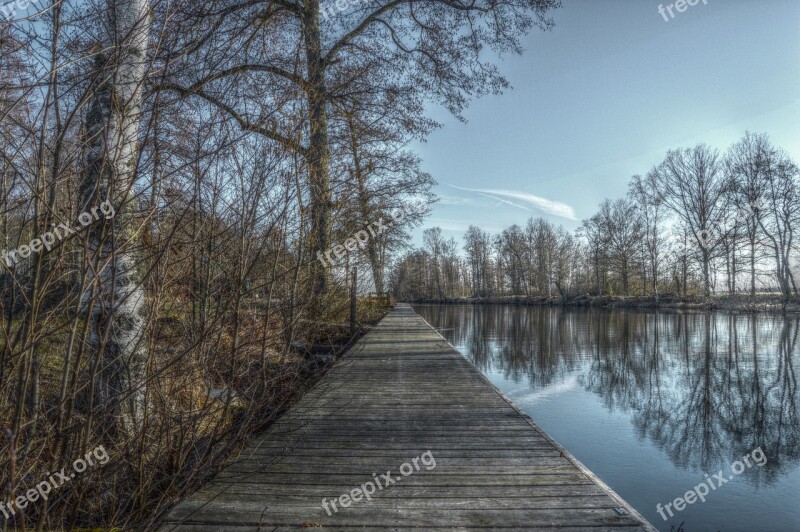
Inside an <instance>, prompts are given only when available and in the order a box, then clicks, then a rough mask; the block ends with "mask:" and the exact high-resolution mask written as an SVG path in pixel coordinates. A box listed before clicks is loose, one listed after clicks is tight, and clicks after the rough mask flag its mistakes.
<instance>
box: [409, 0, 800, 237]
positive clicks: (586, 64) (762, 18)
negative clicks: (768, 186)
mask: <svg viewBox="0 0 800 532" xmlns="http://www.w3.org/2000/svg"><path fill="white" fill-rule="evenodd" d="M706 1H707V4H703V1H702V0H700V2H699V3H698V4H697V5H696V6H692V7H688V8H687V9H686V10H685V11H684V12H683V13H678V12H677V11H676V10H674V9H673V13H674V14H675V18H670V17H669V13H668V12H666V7H667V5H669V4H670V3H671V2H674V0H667V1H664V0H662V1H660V2H659V1H656V0H562V4H563V5H562V7H561V8H560V9H557V10H555V11H553V12H552V16H553V19H554V21H555V27H554V28H553V29H552V30H550V31H547V32H543V31H541V30H533V31H532V32H531V33H530V34H529V35H528V36H527V37H525V39H524V46H525V52H524V54H523V55H521V56H516V55H512V56H506V57H503V58H500V59H498V61H499V66H500V70H501V72H502V73H503V74H504V75H505V76H506V77H507V78H508V80H509V81H510V82H511V85H512V87H513V88H512V89H510V90H508V91H506V92H505V93H504V94H502V95H499V96H489V97H484V98H482V99H479V100H475V101H473V102H472V104H471V105H470V108H469V109H467V111H466V112H465V117H466V119H467V123H466V124H464V123H461V122H459V121H458V120H456V119H455V118H453V117H452V116H450V115H448V114H446V112H445V111H440V110H433V112H432V114H433V117H434V118H436V119H437V120H439V121H440V122H442V123H443V124H444V126H443V127H442V128H441V129H439V130H437V131H435V132H434V133H433V134H432V135H430V137H429V138H428V139H427V141H426V142H419V143H415V144H414V145H413V146H411V148H412V149H413V150H414V151H415V152H416V153H418V154H419V155H420V156H421V157H422V160H423V168H424V169H425V170H426V171H428V172H430V173H431V174H432V175H433V177H434V178H435V179H436V180H437V182H438V185H437V186H436V187H435V189H434V192H436V194H438V195H439V197H440V198H441V201H440V202H439V203H437V204H436V205H434V206H433V209H432V212H431V216H430V217H429V218H428V219H427V220H426V222H425V224H424V226H423V227H422V228H419V229H418V230H416V231H415V234H414V244H415V245H420V244H421V242H422V230H423V229H424V228H426V227H432V226H439V227H441V228H442V232H443V234H444V235H445V236H446V237H449V236H453V237H455V238H456V240H457V241H458V242H459V243H460V244H461V242H462V241H461V238H462V236H463V234H464V232H465V231H466V229H467V228H468V227H469V226H470V225H471V224H472V225H477V226H479V227H480V228H482V229H484V230H487V231H490V232H493V233H499V232H500V231H502V230H503V229H504V228H506V227H508V226H510V225H512V224H515V223H516V224H520V225H523V224H525V222H526V221H527V219H528V218H529V217H542V218H545V219H547V220H549V221H551V222H554V223H556V224H560V225H563V226H564V227H565V228H567V229H570V230H573V229H575V228H577V227H578V226H579V225H580V220H582V219H585V218H588V217H590V216H592V215H593V214H594V213H595V212H596V209H597V206H598V205H599V204H600V202H601V201H602V200H603V199H605V198H618V197H622V196H624V195H625V194H626V192H627V188H628V182H629V180H630V178H631V176H633V175H635V174H645V173H646V172H647V171H648V170H650V168H652V167H653V166H654V165H655V164H658V163H659V162H661V161H662V160H663V159H664V156H665V155H666V152H667V150H670V149H675V148H682V147H691V146H694V145H695V144H697V143H700V142H703V143H706V144H708V145H710V146H712V147H715V148H717V149H719V150H720V151H721V152H724V151H725V150H727V149H728V147H729V146H730V145H731V144H733V143H734V142H736V141H737V140H738V139H740V138H741V137H742V136H744V134H745V131H752V132H764V133H767V134H768V135H769V136H770V138H771V139H772V142H773V144H775V145H777V146H779V147H782V148H783V149H785V150H786V151H787V152H788V153H789V154H790V155H791V156H792V157H793V158H794V160H795V161H797V162H798V163H800V0H706ZM660 4H663V5H664V7H665V12H666V13H667V14H666V17H667V18H668V19H669V20H668V21H665V20H664V17H663V16H662V15H660V14H659V11H658V7H659V5H660ZM459 247H460V246H459Z"/></svg>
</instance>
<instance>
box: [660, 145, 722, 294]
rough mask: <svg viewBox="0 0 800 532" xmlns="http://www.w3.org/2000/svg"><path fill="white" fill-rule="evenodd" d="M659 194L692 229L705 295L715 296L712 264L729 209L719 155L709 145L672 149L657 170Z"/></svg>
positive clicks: (690, 229) (666, 204)
mask: <svg viewBox="0 0 800 532" xmlns="http://www.w3.org/2000/svg"><path fill="white" fill-rule="evenodd" d="M653 175H654V177H655V180H656V182H657V183H658V192H659V194H660V197H661V198H662V200H663V201H664V205H665V206H667V207H668V208H669V209H670V210H671V211H672V212H673V213H674V214H675V216H677V218H678V219H679V220H680V221H681V222H683V223H684V224H685V225H686V227H687V228H688V230H689V232H690V234H691V238H692V239H693V242H694V245H695V247H696V250H697V252H698V253H699V255H700V261H701V264H702V269H703V293H704V294H705V296H706V297H708V296H710V295H711V271H710V268H711V261H712V259H713V258H714V253H715V252H716V251H717V248H718V246H719V243H720V240H719V235H720V232H721V228H722V227H723V222H724V220H725V218H726V214H727V210H728V202H727V198H728V195H727V194H726V191H727V184H726V182H725V179H724V174H723V167H722V163H721V160H720V156H719V152H718V151H717V150H715V149H713V148H710V147H708V146H706V145H705V144H698V145H697V146H695V147H694V148H685V149H682V150H671V151H670V152H668V153H667V156H666V158H665V159H664V161H663V162H662V163H661V164H659V165H658V166H657V167H656V168H655V169H654V171H653Z"/></svg>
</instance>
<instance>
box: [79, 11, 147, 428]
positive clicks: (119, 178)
mask: <svg viewBox="0 0 800 532" xmlns="http://www.w3.org/2000/svg"><path fill="white" fill-rule="evenodd" d="M108 13H109V18H110V20H109V28H110V33H109V35H108V37H107V38H108V42H106V43H104V44H105V45H104V47H103V50H102V51H101V52H100V53H99V54H98V55H97V57H96V63H95V64H96V72H95V76H96V77H95V81H94V82H93V83H94V87H93V91H92V96H91V102H90V107H89V111H88V113H87V116H86V124H85V126H86V133H87V137H88V138H87V150H86V173H85V178H84V180H83V183H82V186H81V191H80V192H81V205H82V212H90V211H91V209H93V208H96V207H97V206H98V205H99V204H100V203H102V202H104V201H109V202H110V203H111V204H112V205H113V207H114V210H113V211H112V213H113V215H112V217H110V218H109V217H107V216H102V215H101V216H100V217H99V220H96V221H94V222H93V223H92V225H91V226H90V227H89V228H88V229H87V231H86V235H85V238H86V249H87V256H86V267H87V268H88V275H87V279H88V281H87V286H86V287H85V288H84V292H83V305H82V309H83V311H84V314H85V315H86V318H87V320H88V321H89V328H90V334H89V345H88V349H89V351H90V354H91V356H92V357H93V360H92V368H93V374H94V398H93V402H94V404H95V405H97V404H99V405H100V406H101V408H102V409H103V412H104V414H105V415H106V417H110V418H111V419H110V421H111V423H112V425H111V427H113V428H114V429H117V430H121V431H124V432H126V433H128V434H133V433H135V428H136V425H137V424H138V422H139V421H140V420H141V414H142V407H143V403H144V389H143V386H144V381H145V365H146V352H145V350H144V348H143V346H142V342H141V339H142V329H143V325H144V307H145V301H144V289H143V287H142V277H141V274H140V271H138V270H139V269H140V268H141V267H142V264H141V261H140V257H139V256H138V252H137V251H136V250H137V249H138V248H139V246H138V245H136V244H135V243H134V242H133V240H132V239H133V238H134V235H135V233H136V232H135V231H134V229H133V227H132V225H133V224H132V215H131V214H130V213H131V211H132V210H133V209H134V207H135V199H134V197H133V182H134V179H135V175H136V163H137V156H138V149H139V147H138V138H137V137H138V131H139V121H140V111H141V103H142V83H143V81H144V77H145V72H146V66H145V61H146V58H147V41H148V34H149V26H150V20H149V8H148V5H147V0H108Z"/></svg>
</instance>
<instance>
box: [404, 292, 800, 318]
mask: <svg viewBox="0 0 800 532" xmlns="http://www.w3.org/2000/svg"><path fill="white" fill-rule="evenodd" d="M412 303H425V304H440V305H520V306H551V307H555V306H566V307H596V308H640V309H671V310H698V311H705V310H724V311H727V312H770V313H779V314H788V313H800V303H798V302H797V301H790V302H788V303H784V301H783V299H782V298H781V297H780V296H779V295H776V294H756V295H755V296H749V295H743V294H736V295H721V296H712V297H710V298H708V299H706V298H703V297H700V296H687V297H682V296H669V295H668V296H661V297H660V298H659V299H658V300H656V298H654V297H652V296H590V295H588V294H581V295H578V296H570V297H566V298H561V297H554V298H548V297H526V296H502V297H483V298H474V297H461V298H446V299H419V300H415V301H412Z"/></svg>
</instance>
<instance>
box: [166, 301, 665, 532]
mask: <svg viewBox="0 0 800 532" xmlns="http://www.w3.org/2000/svg"><path fill="white" fill-rule="evenodd" d="M428 451H430V454H428V455H426V456H424V457H422V458H421V459H420V460H417V465H418V466H420V467H419V470H417V469H416V468H414V465H413V463H412V460H413V459H414V458H418V457H421V456H422V455H423V454H424V453H426V452H428ZM431 455H432V456H433V460H435V467H430V465H431V463H432V460H431V459H430V456H431ZM405 463H408V464H409V467H410V468H411V469H412V472H410V473H409V467H404V468H403V469H404V472H405V473H409V474H408V476H403V475H401V471H400V469H401V466H403V464H405ZM425 464H427V465H425ZM387 471H391V474H390V475H389V476H390V477H391V478H393V479H395V483H394V484H392V485H387V486H385V487H383V488H382V489H376V492H375V493H374V494H372V495H371V497H370V500H366V499H365V498H363V495H362V496H359V493H363V491H362V492H354V493H352V494H351V496H353V497H354V498H359V499H361V500H360V501H359V502H354V501H352V500H350V501H349V502H350V504H349V506H348V507H346V508H345V507H342V506H343V504H342V501H341V500H340V497H341V496H342V495H343V494H348V493H350V492H351V491H352V490H354V489H355V488H359V486H361V485H365V488H364V489H366V490H367V491H369V490H370V488H369V487H368V486H366V483H368V482H370V481H373V479H375V478H377V481H378V482H381V484H382V485H383V484H388V481H387V480H386V478H385V477H381V475H385V473H386V472H387ZM373 487H375V484H374V481H373ZM323 499H325V500H326V501H327V502H328V503H329V508H328V511H326V510H325V509H323V507H322V505H321V503H322V500H323ZM331 500H334V501H337V503H336V504H337V509H338V511H337V512H334V511H332V508H331V506H330V501H331ZM344 503H345V504H346V503H348V499H344ZM329 512H330V515H328V513H329ZM302 527H309V528H316V527H331V528H358V529H359V530H386V529H392V530H398V529H413V528H416V529H423V530H430V529H449V530H454V529H457V530H461V529H480V528H483V529H488V528H492V529H495V528H507V529H514V530H525V529H530V530H542V529H554V528H559V529H561V530H586V529H591V530H637V529H638V530H654V529H653V528H652V527H651V525H649V524H648V523H647V522H646V521H645V520H644V519H643V518H642V517H641V516H640V515H639V514H638V513H637V512H636V511H635V510H633V508H631V507H630V506H629V505H628V504H627V503H626V502H625V501H623V500H622V499H621V498H620V497H619V496H618V495H616V494H615V493H614V492H612V491H611V490H610V489H609V488H608V487H607V486H605V485H604V484H603V483H602V482H601V481H600V480H599V479H597V478H596V477H595V476H594V475H593V474H592V473H591V472H590V471H588V470H587V469H586V468H585V467H584V466H583V465H581V464H580V463H579V462H577V461H576V460H575V459H574V458H572V457H571V456H570V455H569V453H567V452H566V451H564V450H563V449H562V448H561V447H560V446H559V445H558V444H557V443H555V442H554V441H553V440H552V439H551V438H550V437H549V436H548V435H547V434H545V433H544V432H543V431H542V430H541V429H539V428H538V427H537V426H536V425H535V424H534V423H533V422H532V421H531V420H530V418H528V417H527V416H525V415H523V414H522V413H520V412H519V411H518V410H517V409H516V408H515V407H514V406H513V405H512V404H511V403H510V402H509V401H508V400H507V399H506V398H505V397H504V396H503V395H502V394H501V393H500V392H499V391H498V390H497V389H496V388H495V387H494V386H492V385H491V384H490V383H489V381H487V380H486V379H485V378H484V377H483V376H482V375H481V374H480V373H479V372H478V371H477V370H476V369H475V368H474V367H473V366H472V365H471V364H470V363H469V361H467V360H466V359H465V358H464V357H462V356H461V355H460V354H459V353H458V352H457V351H455V350H454V349H453V348H452V347H451V346H450V345H449V344H448V343H447V341H446V340H445V339H444V338H443V337H442V336H441V335H439V334H438V333H437V332H436V331H435V330H434V329H433V328H431V327H430V326H429V325H428V324H427V323H426V322H425V320H423V319H422V318H421V317H419V316H418V315H417V314H416V313H415V312H414V311H413V310H412V309H411V307H410V306H408V305H398V307H397V308H396V309H395V310H393V311H392V312H391V313H390V314H389V316H387V317H386V318H385V319H384V320H383V321H382V322H381V323H380V324H379V325H378V326H377V327H375V329H374V330H372V331H370V332H369V333H368V334H367V335H366V336H365V337H364V338H362V339H361V341H359V342H358V343H357V344H356V345H355V346H354V347H353V348H352V349H351V350H350V352H349V353H348V354H347V355H346V356H345V357H344V358H342V359H341V360H340V361H339V362H337V363H336V365H335V366H334V367H333V368H332V369H331V371H330V372H329V373H328V374H327V375H326V376H325V377H323V378H322V379H321V381H320V382H319V383H318V384H317V385H316V386H315V387H314V388H313V389H312V390H311V391H310V392H309V393H308V394H306V395H305V396H304V397H303V398H302V399H301V400H300V401H299V403H298V404H297V405H295V406H294V407H293V408H292V409H290V410H289V412H287V414H285V415H284V416H283V417H282V418H281V419H280V420H279V421H278V422H276V423H275V424H274V425H273V426H271V427H270V428H269V429H268V430H267V431H265V432H264V433H263V434H261V435H260V436H258V437H257V438H256V439H255V441H254V442H253V444H252V445H251V446H250V447H249V448H247V449H246V450H245V451H244V452H242V453H241V455H240V456H239V457H238V458H237V459H236V460H234V461H232V462H231V463H230V465H228V466H226V468H225V469H224V470H223V471H222V472H221V473H220V474H218V475H217V476H216V477H215V479H214V480H213V481H212V482H210V483H208V484H207V485H206V486H205V487H204V488H202V489H201V490H200V491H198V492H197V493H195V494H194V495H192V496H190V497H189V498H187V499H185V500H184V501H183V502H181V503H180V504H178V505H177V506H176V507H175V508H173V510H172V511H171V512H170V513H169V515H168V516H167V518H166V520H165V522H164V526H163V528H162V530H186V531H216V530H225V531H227V530H231V531H245V530H259V529H260V530H284V529H297V528H302Z"/></svg>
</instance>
